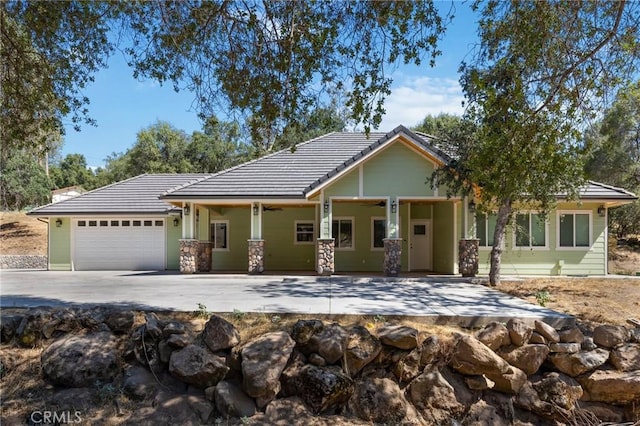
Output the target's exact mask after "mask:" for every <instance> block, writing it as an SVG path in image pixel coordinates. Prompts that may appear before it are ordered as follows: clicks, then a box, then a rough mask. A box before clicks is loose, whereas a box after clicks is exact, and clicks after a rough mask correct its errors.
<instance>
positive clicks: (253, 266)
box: [248, 239, 264, 274]
mask: <svg viewBox="0 0 640 426" xmlns="http://www.w3.org/2000/svg"><path fill="white" fill-rule="evenodd" d="M248 244H249V273H250V274H261V273H263V272H264V240H253V239H252V240H249V241H248Z"/></svg>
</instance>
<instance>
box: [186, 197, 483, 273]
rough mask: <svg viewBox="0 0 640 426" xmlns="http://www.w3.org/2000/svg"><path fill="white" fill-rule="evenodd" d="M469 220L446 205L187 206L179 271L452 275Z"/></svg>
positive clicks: (337, 201) (388, 201)
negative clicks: (427, 273)
mask: <svg viewBox="0 0 640 426" xmlns="http://www.w3.org/2000/svg"><path fill="white" fill-rule="evenodd" d="M467 215H468V212H467V208H466V206H465V205H464V203H463V202H462V201H461V200H447V199H422V200H415V199H413V200H412V199H403V198H400V197H398V198H391V197H384V198H382V197H379V198H368V199H358V198H348V199H347V198H345V199H341V198H339V197H333V198H331V199H326V200H324V199H322V200H321V199H320V198H319V199H317V200H315V201H302V202H301V201H296V202H291V201H289V202H282V201H280V202H265V201H264V200H257V201H254V202H251V203H246V204H239V203H235V204H232V203H225V204H212V203H206V202H204V203H185V204H184V206H183V220H182V221H181V223H182V228H181V229H182V235H181V236H182V238H181V239H180V249H179V251H180V261H179V264H180V271H181V272H183V273H196V272H203V273H220V272H230V271H248V272H249V273H251V274H261V273H265V272H267V273H273V272H281V271H291V272H297V273H314V274H318V275H332V274H335V273H383V274H385V275H387V276H397V275H399V274H407V273H410V272H430V273H439V274H446V275H455V274H458V273H459V272H460V271H459V260H458V255H459V244H460V240H461V239H462V235H463V234H466V232H465V229H467V228H470V227H469V226H468V223H467V222H468V221H467V220H466V217H467ZM476 257H477V252H476ZM476 262H477V259H476ZM463 263H464V262H463Z"/></svg>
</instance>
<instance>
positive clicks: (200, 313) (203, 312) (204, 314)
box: [193, 302, 211, 319]
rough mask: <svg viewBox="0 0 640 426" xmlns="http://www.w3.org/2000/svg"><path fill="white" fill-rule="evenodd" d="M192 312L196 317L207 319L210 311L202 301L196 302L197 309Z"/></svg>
mask: <svg viewBox="0 0 640 426" xmlns="http://www.w3.org/2000/svg"><path fill="white" fill-rule="evenodd" d="M193 314H194V315H195V316H196V318H205V319H208V318H209V317H210V316H211V312H209V311H208V310H207V306H206V305H205V304H204V303H200V302H198V309H196V310H195V311H194V312H193Z"/></svg>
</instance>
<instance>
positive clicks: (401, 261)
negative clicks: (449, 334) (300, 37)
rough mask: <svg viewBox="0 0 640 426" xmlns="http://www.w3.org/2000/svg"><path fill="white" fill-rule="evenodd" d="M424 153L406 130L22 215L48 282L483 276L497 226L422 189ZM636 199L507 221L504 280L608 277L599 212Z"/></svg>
mask: <svg viewBox="0 0 640 426" xmlns="http://www.w3.org/2000/svg"><path fill="white" fill-rule="evenodd" d="M432 141H433V139H432V138H431V137H430V136H428V135H425V134H421V133H417V132H412V131H410V130H408V129H407V128H405V127H403V126H400V127H398V128H396V129H394V130H393V131H392V132H390V133H386V134H385V133H374V132H372V133H370V134H369V135H368V136H367V135H365V134H363V133H353V132H336V133H330V134H327V135H324V136H321V137H318V138H316V139H313V140H310V141H308V142H305V143H301V144H299V145H298V146H297V147H296V149H295V150H294V151H292V150H289V149H287V150H283V151H280V152H277V153H274V154H272V155H268V156H265V157H263V158H260V159H257V160H254V161H250V162H247V163H244V164H241V165H239V166H236V167H233V168H230V169H228V170H224V171H222V172H219V173H215V174H173V175H168V174H153V175H141V176H137V177H134V178H131V179H128V180H125V181H122V182H118V183H115V184H112V185H109V186H106V187H103V188H99V189H96V190H94V191H90V192H88V193H85V194H82V195H80V196H77V197H75V198H72V199H68V200H65V201H61V202H59V203H54V204H49V205H47V206H43V207H39V208H36V209H34V210H32V211H31V212H30V213H29V214H30V215H32V216H39V217H47V218H49V224H50V225H49V269H51V270H99V269H106V270H109V269H111V270H165V269H179V270H181V271H182V272H184V273H194V272H213V273H215V272H223V271H236V272H237V271H249V272H250V273H261V272H263V271H269V272H273V271H288V272H293V271H300V272H313V271H315V272H316V273H319V274H331V273H334V272H338V273H344V272H384V273H386V274H389V275H396V274H398V273H404V272H411V271H431V272H434V273H443V274H458V273H463V274H465V275H468V274H469V273H471V274H472V273H474V272H475V270H474V268H475V269H477V270H478V272H479V273H481V274H486V273H488V271H489V252H490V250H491V242H492V237H493V229H494V228H493V227H494V226H495V218H494V217H493V216H491V215H489V216H488V217H487V216H483V215H480V214H478V213H477V212H475V211H474V209H473V206H474V204H473V200H471V199H468V198H462V197H454V198H447V197H446V195H445V194H446V190H445V188H442V187H436V188H431V185H430V184H429V183H428V177H429V176H430V175H431V173H432V171H433V170H434V169H435V168H437V167H441V166H443V165H445V164H446V163H447V162H448V161H450V159H449V157H448V156H447V155H446V154H445V153H443V152H442V151H440V150H439V149H437V148H436V147H435V146H434V145H433V144H432ZM635 200H637V197H636V196H635V195H634V194H632V193H630V192H628V191H625V190H624V189H621V188H615V187H612V186H608V185H604V184H601V183H596V182H589V183H588V184H587V185H586V186H584V187H583V188H582V189H581V191H580V197H579V200H577V201H566V200H564V199H563V198H562V197H561V196H559V198H558V204H557V208H556V210H555V211H554V212H552V214H550V215H548V216H547V217H546V219H543V220H541V217H540V216H539V215H538V213H537V212H535V211H525V212H520V213H518V214H517V216H516V220H515V221H514V222H516V223H517V225H518V226H516V227H513V226H512V227H510V229H509V231H508V235H507V238H506V240H507V241H506V244H505V250H504V253H503V256H502V272H503V273H504V274H515V275H525V274H527V275H528V274H533V275H571V274H585V275H604V274H606V273H607V241H606V240H607V238H606V237H607V212H608V209H609V208H611V207H616V206H620V205H623V204H627V203H631V202H634V201H635ZM469 265H471V266H469ZM469 268H471V270H469Z"/></svg>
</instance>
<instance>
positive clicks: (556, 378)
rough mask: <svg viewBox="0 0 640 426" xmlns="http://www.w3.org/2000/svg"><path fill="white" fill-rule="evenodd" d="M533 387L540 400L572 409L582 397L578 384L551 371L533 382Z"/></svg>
mask: <svg viewBox="0 0 640 426" xmlns="http://www.w3.org/2000/svg"><path fill="white" fill-rule="evenodd" d="M533 388H534V389H535V390H536V392H537V393H538V396H539V397H540V399H541V400H543V401H546V402H549V403H551V404H554V405H557V406H559V407H562V408H564V409H567V410H572V409H573V407H574V406H575V404H576V401H578V400H579V399H580V397H582V388H581V387H580V384H579V383H578V382H577V381H575V380H574V379H572V378H571V377H568V376H565V375H564V374H562V373H556V372H551V373H547V374H545V375H544V376H543V377H542V378H541V379H540V380H538V381H536V382H533Z"/></svg>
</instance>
